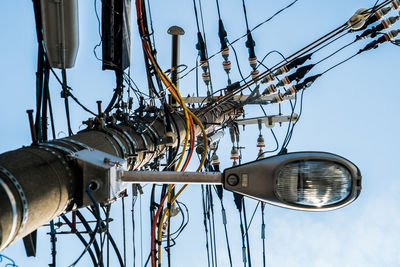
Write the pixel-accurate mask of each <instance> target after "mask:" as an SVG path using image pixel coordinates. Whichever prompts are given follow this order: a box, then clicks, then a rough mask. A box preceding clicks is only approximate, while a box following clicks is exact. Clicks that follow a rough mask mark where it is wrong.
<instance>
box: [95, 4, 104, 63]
mask: <svg viewBox="0 0 400 267" xmlns="http://www.w3.org/2000/svg"><path fill="white" fill-rule="evenodd" d="M101 2H103V1H101ZM94 14H95V15H96V19H97V27H98V31H99V37H100V41H99V43H98V44H96V45H95V46H94V47H93V54H94V56H95V58H96V59H97V60H100V61H101V58H99V57H98V56H97V53H96V49H97V48H98V47H100V46H101V43H102V40H103V37H102V33H101V22H100V18H99V14H98V12H97V0H94Z"/></svg>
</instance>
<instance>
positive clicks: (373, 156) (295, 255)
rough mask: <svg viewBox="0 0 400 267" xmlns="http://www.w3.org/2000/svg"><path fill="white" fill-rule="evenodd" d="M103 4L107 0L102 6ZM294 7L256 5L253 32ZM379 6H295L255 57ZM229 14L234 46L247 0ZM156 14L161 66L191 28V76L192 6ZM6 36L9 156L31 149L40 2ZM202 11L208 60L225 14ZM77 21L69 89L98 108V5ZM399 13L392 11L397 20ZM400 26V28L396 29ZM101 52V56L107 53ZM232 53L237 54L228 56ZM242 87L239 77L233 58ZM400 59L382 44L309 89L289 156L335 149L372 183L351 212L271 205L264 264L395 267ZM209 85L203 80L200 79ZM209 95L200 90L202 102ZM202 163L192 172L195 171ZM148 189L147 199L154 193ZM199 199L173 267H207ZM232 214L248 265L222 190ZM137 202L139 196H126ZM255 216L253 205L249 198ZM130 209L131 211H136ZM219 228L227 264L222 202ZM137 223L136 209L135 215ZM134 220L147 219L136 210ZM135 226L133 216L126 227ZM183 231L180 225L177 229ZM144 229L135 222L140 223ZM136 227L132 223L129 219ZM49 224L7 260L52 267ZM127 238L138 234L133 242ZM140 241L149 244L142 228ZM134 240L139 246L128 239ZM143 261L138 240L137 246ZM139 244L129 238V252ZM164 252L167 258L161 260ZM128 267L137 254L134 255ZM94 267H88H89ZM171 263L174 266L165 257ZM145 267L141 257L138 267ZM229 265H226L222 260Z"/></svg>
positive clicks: (105, 88)
mask: <svg viewBox="0 0 400 267" xmlns="http://www.w3.org/2000/svg"><path fill="white" fill-rule="evenodd" d="M98 2H100V1H98ZM290 2H291V1H286V0H285V1H274V2H272V1H256V0H251V1H247V11H248V15H249V24H250V27H251V26H255V25H256V24H258V23H259V22H261V21H263V20H265V19H266V18H268V17H269V16H270V15H272V14H273V13H274V12H275V11H277V10H279V9H280V8H282V7H283V6H285V5H287V4H289V3H290ZM374 2H375V1H345V0H338V1H311V0H299V1H298V2H297V3H296V4H295V5H294V6H293V7H292V8H290V9H289V10H287V11H285V12H284V13H282V14H281V15H279V16H278V17H277V18H275V19H274V20H272V21H271V22H270V23H267V24H265V25H264V26H262V27H260V28H259V29H257V30H255V31H254V33H253V38H254V40H255V42H256V54H257V56H258V57H259V58H262V57H263V56H264V55H265V54H266V53H268V52H269V51H271V50H279V51H280V52H281V53H283V54H284V55H290V54H291V53H293V52H295V51H297V50H298V49H300V48H302V47H303V46H305V45H307V44H308V43H310V42H311V41H313V40H315V39H317V38H319V37H320V36H322V35H324V34H325V33H327V32H329V31H331V30H332V29H334V28H336V27H338V26H340V25H342V24H343V23H344V22H345V21H346V20H347V19H348V18H349V17H350V16H351V15H352V14H353V13H354V12H355V11H356V10H357V9H358V8H361V7H366V8H368V7H370V6H372V5H373V4H374ZM220 6H221V15H222V19H223V21H224V24H225V27H226V30H227V32H228V38H229V39H230V40H233V39H236V38H237V37H238V36H241V35H242V34H243V33H244V32H245V22H244V18H243V11H242V6H241V1H228V0H220ZM151 8H152V9H151V10H152V16H153V23H154V28H155V38H156V45H157V51H158V59H159V63H160V65H161V66H162V68H163V69H168V68H169V66H170V36H169V35H168V34H167V33H166V32H167V29H168V28H169V27H170V26H171V25H179V26H181V27H183V28H184V29H185V31H186V34H185V35H184V36H183V37H182V50H181V63H183V64H186V65H188V67H189V68H191V67H192V66H194V65H195V61H196V56H197V51H196V50H195V47H194V45H195V43H196V31H197V30H196V26H195V19H194V13H193V7H192V2H191V1H187V0H186V1H184V0H179V1H178V0H171V1H168V4H166V3H165V1H160V0H154V1H151ZM0 10H2V16H1V17H0V24H1V25H2V26H3V27H1V28H0V33H1V36H2V42H0V51H1V52H0V53H1V58H2V64H0V75H1V79H0V90H1V96H2V97H1V98H0V114H2V117H1V122H2V125H1V132H0V136H1V137H2V140H3V142H1V143H0V152H6V151H9V150H11V149H16V148H18V147H21V146H22V145H29V143H30V134H29V130H28V129H29V128H28V120H27V116H26V112H25V110H26V109H31V108H34V107H35V75H34V73H35V71H36V63H37V52H36V50H37V43H36V35H35V32H34V31H35V27H34V20H33V9H32V3H31V1H21V0H20V1H2V2H1V3H0ZM132 11H133V12H132V16H133V17H132V68H131V75H132V78H133V79H134V80H135V81H136V83H137V84H138V85H139V86H140V85H143V86H140V87H141V89H142V90H147V89H146V87H145V86H144V85H145V84H146V82H145V74H144V66H143V55H142V51H141V47H140V44H139V39H138V34H137V29H136V25H135V23H136V18H135V12H134V10H132ZM203 11H204V12H205V19H204V22H205V28H206V34H207V45H208V50H209V53H210V54H212V53H213V52H216V51H218V50H219V42H218V39H217V13H216V7H215V2H214V1H207V2H206V1H203ZM79 13H80V17H79V19H80V49H79V53H78V58H77V62H76V66H75V68H73V69H71V70H68V77H69V85H70V86H71V87H72V88H73V89H74V90H73V93H74V94H75V96H76V97H77V98H78V99H80V100H81V102H83V103H84V104H85V105H87V106H88V107H90V108H91V109H92V110H96V102H95V101H96V100H103V102H107V101H108V99H110V97H111V95H112V88H114V79H113V74H112V73H111V72H110V71H108V72H103V71H101V63H100V62H99V61H97V60H96V59H95V57H94V55H93V53H92V50H93V47H94V46H95V45H96V44H97V43H98V41H99V36H98V33H97V27H98V26H97V21H96V18H95V14H94V9H93V1H89V0H86V1H79ZM394 15H396V14H395V12H394V11H392V12H391V13H390V16H394ZM399 26H400V24H399V23H398V24H397V25H395V26H394V27H393V28H394V29H398V28H399ZM354 37H355V36H354V35H348V36H346V37H344V38H342V39H341V40H339V41H337V42H335V43H334V44H332V45H330V46H328V47H327V48H325V49H323V50H321V51H320V52H319V53H318V54H316V55H315V57H313V59H312V61H311V62H316V61H317V60H318V59H321V58H322V57H323V56H324V55H328V54H330V53H332V52H333V51H335V50H336V49H338V48H340V47H342V46H343V45H345V44H347V43H349V42H351V41H352V40H353V38H354ZM368 42H369V40H365V41H361V42H359V43H356V44H354V45H352V46H350V47H348V48H347V49H345V50H344V51H342V52H340V53H338V54H337V55H336V56H335V57H333V58H332V59H329V60H327V61H325V62H324V63H323V64H322V63H321V64H320V65H318V66H317V67H315V69H314V70H313V71H312V72H310V75H312V74H317V73H320V72H322V71H324V70H326V69H327V68H329V67H330V66H332V65H334V64H335V63H337V62H340V61H341V60H343V59H345V58H347V57H348V56H351V55H353V54H354V53H355V52H357V51H358V50H359V49H360V48H362V47H364V45H365V44H367V43H368ZM235 48H236V50H237V52H238V57H239V61H240V63H241V67H242V70H243V72H244V73H245V74H247V73H249V71H250V67H249V66H248V63H247V50H246V48H245V47H244V40H241V41H239V42H237V43H236V44H235ZM98 52H99V54H100V52H101V51H100V50H99V51H98ZM231 54H232V53H231ZM230 60H231V61H232V74H231V78H232V80H233V81H236V80H239V75H238V71H237V67H236V63H235V62H234V59H233V55H231V58H230ZM280 60H281V59H280V58H279V56H276V55H272V56H271V57H269V58H268V59H267V60H266V61H265V63H266V65H268V66H273V65H275V64H276V63H277V62H279V61H280ZM221 62H222V58H221V57H220V56H216V57H215V58H214V59H213V60H211V61H210V64H211V75H212V77H213V83H214V88H216V89H219V88H223V87H225V86H226V75H225V73H224V71H223V70H222V67H221ZM399 62H400V53H399V47H396V46H394V45H391V44H389V43H385V44H383V45H381V46H380V47H379V48H378V49H376V50H373V51H368V52H366V53H364V54H361V55H360V56H357V57H355V58H354V59H352V60H351V61H349V62H347V63H345V64H343V65H341V66H340V67H338V68H336V69H334V70H332V71H330V72H328V73H327V74H326V75H324V76H322V77H321V78H320V79H318V80H317V81H316V82H315V84H314V85H313V86H312V87H311V88H309V89H307V90H306V92H305V93H304V104H303V114H302V117H301V120H300V121H299V123H298V124H297V126H296V128H295V131H294V134H293V138H292V141H291V143H290V145H289V146H288V149H289V151H304V150H306V151H307V150H315V151H328V152H332V153H336V154H339V155H342V156H344V157H346V158H348V159H349V160H351V161H353V162H354V163H355V164H357V165H358V166H359V168H360V170H361V173H362V175H363V190H362V193H361V195H360V197H359V198H358V199H357V200H356V201H355V202H354V203H352V204H351V205H350V206H348V207H345V208H343V209H340V210H337V211H331V212H326V213H309V212H299V211H291V210H285V209H280V208H276V207H272V206H267V208H266V217H265V219H266V225H267V226H266V227H267V239H266V243H267V263H268V266H398V265H399V264H400V254H399V253H398V251H399V245H398V240H399V239H400V231H399V230H398V228H399V227H400V211H399V209H398V205H396V203H398V202H399V198H400V197H399V196H400V180H399V179H398V178H399V177H398V176H399V175H398V170H397V169H396V166H398V160H397V158H398V149H399V147H400V145H399V142H398V139H397V138H398V136H399V134H400V129H399V126H398V123H397V121H398V119H397V113H398V111H399V109H398V99H399V97H400V90H399V89H400V88H399V83H398V80H397V75H398V74H399V71H398V70H399V67H398V63H399ZM200 79H201V78H200ZM180 87H181V91H182V94H183V95H186V94H188V93H193V92H194V89H195V73H194V72H193V73H191V74H190V75H188V76H187V77H186V78H185V79H183V80H182V81H181V84H180ZM59 92H60V87H59V86H58V85H57V83H56V82H55V81H54V80H52V81H51V94H52V97H53V106H54V109H55V110H54V112H55V117H56V118H57V123H56V128H57V132H58V136H59V137H64V136H65V135H66V134H65V133H66V132H67V131H66V126H65V125H66V123H65V118H64V117H65V116H64V109H63V104H62V101H61V99H60V98H59ZM205 92H206V90H205V86H204V85H203V84H202V83H200V94H202V95H204V94H205ZM71 105H72V116H71V117H72V126H73V127H72V128H73V130H74V132H76V131H78V130H79V129H80V124H81V121H82V120H85V119H87V117H88V114H85V113H84V112H83V111H82V110H81V109H79V107H77V106H76V105H74V104H71ZM267 111H268V112H269V113H270V114H276V113H277V112H278V108H277V106H271V107H267ZM283 113H284V114H289V113H290V109H289V106H288V105H287V104H285V105H283ZM260 115H261V112H260V110H259V108H256V107H252V108H249V109H247V110H246V117H248V118H250V117H253V116H254V117H256V116H260ZM285 126H286V125H283V126H282V127H281V128H280V127H279V126H277V127H276V132H277V135H278V139H279V141H280V142H282V140H283V138H284V134H285V131H286V127H285ZM263 134H264V138H265V141H266V145H267V147H269V148H273V147H274V141H273V138H272V137H271V135H270V133H269V131H267V130H266V129H265V128H264V130H263ZM257 136H258V130H257V127H256V126H250V127H247V128H246V130H245V132H244V133H242V134H241V144H242V145H243V146H244V147H246V149H245V150H244V151H243V161H244V162H247V161H251V160H254V159H255V158H256V156H257V149H256V147H255V146H256V139H257ZM230 147H231V144H230V140H229V134H228V133H226V137H225V139H224V140H223V142H222V143H221V146H220V149H219V151H218V155H219V157H220V160H221V167H222V168H227V167H230V166H231V164H232V163H231V161H230V160H229V153H227V152H226V151H230ZM196 165H197V162H196V161H195V160H194V162H193V164H192V165H191V169H192V170H193V169H195V167H196ZM147 193H148V192H147ZM200 194H201V192H200V189H199V188H197V187H192V188H191V189H189V190H188V191H186V192H185V193H184V194H183V196H182V199H181V200H182V201H183V202H185V203H186V204H188V207H189V210H190V216H191V219H190V223H189V225H188V227H187V228H186V230H185V231H184V233H183V234H182V236H181V237H180V238H179V239H178V240H177V245H176V246H175V247H174V249H173V262H174V263H175V264H174V266H186V265H187V264H188V263H189V262H190V265H192V266H206V264H207V262H206V254H205V244H204V240H205V237H204V233H203V232H204V231H203V222H202V210H201V195H200ZM225 195H226V196H225V200H224V201H225V202H224V204H225V205H226V208H227V210H228V229H229V233H230V238H231V246H232V247H231V249H232V252H233V257H234V266H242V262H241V239H240V230H239V224H238V216H237V215H238V214H237V211H236V209H235V208H234V205H233V201H232V197H231V194H229V193H227V194H225ZM127 203H130V200H127ZM142 204H143V246H144V252H143V255H144V257H145V258H146V256H147V254H148V242H149V227H148V212H147V210H148V194H147V195H146V194H145V195H144V196H143V199H142ZM247 204H248V213H251V212H252V211H253V209H254V207H255V205H256V202H255V201H252V200H248V201H247ZM119 205H120V203H116V204H115V206H116V207H115V208H114V209H115V211H114V212H115V213H114V214H113V217H114V218H115V219H116V221H115V222H114V223H113V225H112V231H113V233H114V234H115V236H116V237H117V240H118V242H119V244H122V243H121V238H120V233H121V220H120V218H121V211H120V210H121V209H120V206H119ZM129 205H130V204H127V206H129ZM215 210H216V214H217V215H216V222H217V226H218V227H219V228H218V232H217V241H218V248H219V256H218V259H219V265H220V266H227V265H226V262H227V256H226V250H225V240H224V236H223V228H222V224H221V218H220V216H219V214H220V206H219V203H218V202H217V203H215ZM127 212H128V213H127V215H129V212H130V208H128V209H127ZM136 216H139V210H137V213H136ZM260 220H261V219H260V214H259V211H258V212H257V214H256V216H255V218H254V224H253V225H252V227H251V228H250V233H249V235H250V240H251V247H252V256H253V257H252V261H253V266H261V262H262V261H261V240H260V233H259V232H260V229H259V228H260ZM128 221H129V220H128ZM176 224H179V222H176ZM136 229H138V226H137V227H136ZM128 230H130V224H129V223H128ZM47 231H48V228H40V230H39V240H38V242H39V243H38V244H39V248H38V250H39V251H38V257H37V258H35V259H34V258H26V256H25V252H24V250H23V245H22V242H17V243H16V244H14V245H12V246H11V247H9V248H8V249H6V250H5V251H3V252H2V253H4V254H5V255H7V256H9V257H11V258H13V259H14V260H15V261H16V263H17V264H19V266H34V265H37V266H45V265H47V264H48V263H50V249H49V244H50V242H49V238H48V236H47V235H46V234H45V233H46V232H47ZM128 236H129V235H128ZM136 237H137V240H139V239H140V238H139V237H140V233H139V231H136ZM58 240H59V242H58V249H59V250H58V260H59V263H60V266H66V265H68V264H70V263H72V262H73V261H74V259H75V258H76V257H77V256H78V255H79V253H80V251H81V249H82V246H81V244H80V243H79V241H78V240H76V239H75V238H74V237H72V236H71V237H70V236H64V235H63V236H59V237H58ZM128 240H131V239H128ZM136 246H137V250H138V253H139V254H140V249H139V247H140V243H137V244H136ZM131 248H132V244H131V241H129V242H128V251H130V250H131ZM164 254H165V253H164ZM128 260H129V261H128V263H129V264H130V265H129V266H131V262H132V255H131V254H128ZM88 262H89V259H88V258H85V259H84V260H83V261H82V264H81V266H85V265H86V263H88ZM164 262H165V261H164ZM139 263H140V256H139V257H138V258H137V264H139ZM224 263H225V264H224Z"/></svg>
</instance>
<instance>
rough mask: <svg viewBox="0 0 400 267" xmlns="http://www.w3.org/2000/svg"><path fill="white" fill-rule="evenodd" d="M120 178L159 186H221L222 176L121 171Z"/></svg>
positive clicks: (210, 173)
mask: <svg viewBox="0 0 400 267" xmlns="http://www.w3.org/2000/svg"><path fill="white" fill-rule="evenodd" d="M120 177H121V180H122V181H123V182H127V183H135V184H139V183H151V184H154V183H158V184H208V185H221V184H222V174H221V173H219V172H171V171H166V172H151V171H144V172H129V171H121V172H120Z"/></svg>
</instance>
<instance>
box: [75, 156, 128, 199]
mask: <svg viewBox="0 0 400 267" xmlns="http://www.w3.org/2000/svg"><path fill="white" fill-rule="evenodd" d="M71 158H73V159H76V160H77V162H78V164H79V165H80V167H81V168H82V171H83V179H82V181H83V187H82V188H83V190H85V188H86V185H87V184H89V183H94V184H95V185H96V186H95V189H93V192H92V193H93V196H94V198H95V199H96V201H97V202H99V203H105V204H107V203H110V202H113V201H115V200H116V199H117V198H119V197H121V193H122V192H123V191H124V190H125V189H126V185H124V184H123V183H122V181H121V179H120V177H119V176H118V172H119V171H121V170H127V161H126V160H125V159H122V158H119V157H116V156H114V155H110V154H107V153H104V152H102V151H99V150H94V149H92V150H87V149H85V150H81V151H78V152H76V153H74V154H72V155H71ZM82 202H83V205H84V206H86V205H90V204H92V201H91V200H90V198H89V196H88V195H87V194H86V192H83V199H82Z"/></svg>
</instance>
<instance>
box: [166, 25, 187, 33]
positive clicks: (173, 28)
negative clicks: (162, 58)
mask: <svg viewBox="0 0 400 267" xmlns="http://www.w3.org/2000/svg"><path fill="white" fill-rule="evenodd" d="M168 33H169V34H171V35H184V34H185V31H184V30H183V29H182V28H181V27H179V26H176V25H175V26H171V27H169V29H168Z"/></svg>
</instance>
